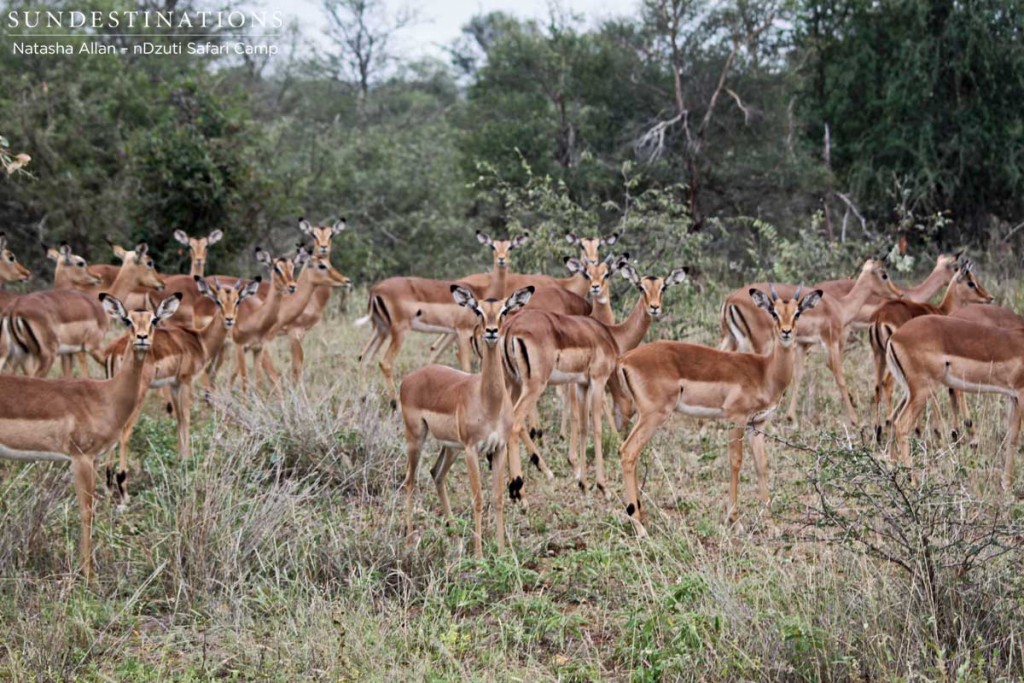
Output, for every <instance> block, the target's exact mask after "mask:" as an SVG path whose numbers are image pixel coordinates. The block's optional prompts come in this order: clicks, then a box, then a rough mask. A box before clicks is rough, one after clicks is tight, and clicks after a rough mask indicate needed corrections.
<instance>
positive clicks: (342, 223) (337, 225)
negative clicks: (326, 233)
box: [331, 216, 348, 235]
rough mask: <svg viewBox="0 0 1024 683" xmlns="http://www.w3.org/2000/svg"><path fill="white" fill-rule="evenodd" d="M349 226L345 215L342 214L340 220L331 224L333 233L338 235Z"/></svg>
mask: <svg viewBox="0 0 1024 683" xmlns="http://www.w3.org/2000/svg"><path fill="white" fill-rule="evenodd" d="M347 227H348V223H347V222H346V221H345V217H344V216H342V217H341V218H339V219H338V222H337V223H335V224H334V225H332V226H331V234H332V235H337V234H338V233H339V232H341V231H342V230H344V229H346V228H347Z"/></svg>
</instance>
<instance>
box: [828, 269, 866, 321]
mask: <svg viewBox="0 0 1024 683" xmlns="http://www.w3.org/2000/svg"><path fill="white" fill-rule="evenodd" d="M872 277H874V275H873V274H871V273H861V274H860V277H858V278H857V281H856V282H854V283H853V289H851V290H850V292H849V293H848V294H847V295H846V296H842V297H836V299H835V301H836V303H837V304H839V314H840V317H841V318H842V323H843V327H845V326H847V325H849V324H850V322H851V321H852V320H853V319H854V318H855V317H857V313H859V312H860V309H861V308H862V307H863V306H864V304H865V303H866V302H867V300H868V299H869V298H870V297H871V280H869V279H868V278H872Z"/></svg>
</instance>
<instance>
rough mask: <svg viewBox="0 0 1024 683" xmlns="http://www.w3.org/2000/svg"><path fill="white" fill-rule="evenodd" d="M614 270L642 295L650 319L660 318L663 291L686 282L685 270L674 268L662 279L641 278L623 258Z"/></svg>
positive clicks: (619, 259) (653, 277)
mask: <svg viewBox="0 0 1024 683" xmlns="http://www.w3.org/2000/svg"><path fill="white" fill-rule="evenodd" d="M615 268H616V270H618V271H619V272H620V273H622V277H624V278H626V279H627V280H629V281H630V282H632V283H633V286H635V287H636V288H637V289H639V290H640V291H641V292H642V293H643V297H644V305H645V306H646V307H647V313H648V314H649V315H650V316H651V317H652V318H660V317H661V311H662V306H661V298H662V294H663V293H664V292H665V290H666V289H668V288H669V287H671V286H673V285H677V284H679V283H681V282H686V274H687V272H688V269H687V268H676V269H675V270H673V271H672V272H671V273H669V274H668V276H667V277H664V278H660V277H656V276H654V275H647V276H645V277H643V278H641V277H640V276H639V275H637V273H636V270H635V269H634V268H633V266H632V265H630V263H629V261H628V260H627V259H626V257H625V256H620V257H619V258H618V260H617V261H616V263H615Z"/></svg>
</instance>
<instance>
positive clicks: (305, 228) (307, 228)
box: [299, 216, 313, 235]
mask: <svg viewBox="0 0 1024 683" xmlns="http://www.w3.org/2000/svg"><path fill="white" fill-rule="evenodd" d="M299 230H301V231H302V232H304V233H306V234H307V235H308V234H310V233H311V232H313V226H312V225H310V224H309V221H307V220H306V219H305V218H302V217H301V216H300V217H299Z"/></svg>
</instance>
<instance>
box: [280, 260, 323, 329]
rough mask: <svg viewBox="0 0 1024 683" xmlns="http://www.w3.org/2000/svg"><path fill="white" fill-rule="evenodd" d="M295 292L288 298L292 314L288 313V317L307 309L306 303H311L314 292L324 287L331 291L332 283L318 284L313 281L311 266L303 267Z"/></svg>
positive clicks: (296, 315)
mask: <svg viewBox="0 0 1024 683" xmlns="http://www.w3.org/2000/svg"><path fill="white" fill-rule="evenodd" d="M296 285H297V286H296V288H295V293H294V294H292V295H291V296H290V297H289V298H288V306H287V308H288V310H289V314H290V315H286V316H285V317H286V318H296V317H298V315H299V314H300V313H302V311H304V310H305V309H306V304H308V303H309V301H310V299H312V298H313V293H314V292H316V291H317V290H318V289H320V288H323V289H326V290H327V291H328V292H330V291H331V286H330V285H318V284H316V283H314V282H313V275H312V271H311V270H310V269H309V268H303V269H302V272H301V273H299V279H298V280H296Z"/></svg>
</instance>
